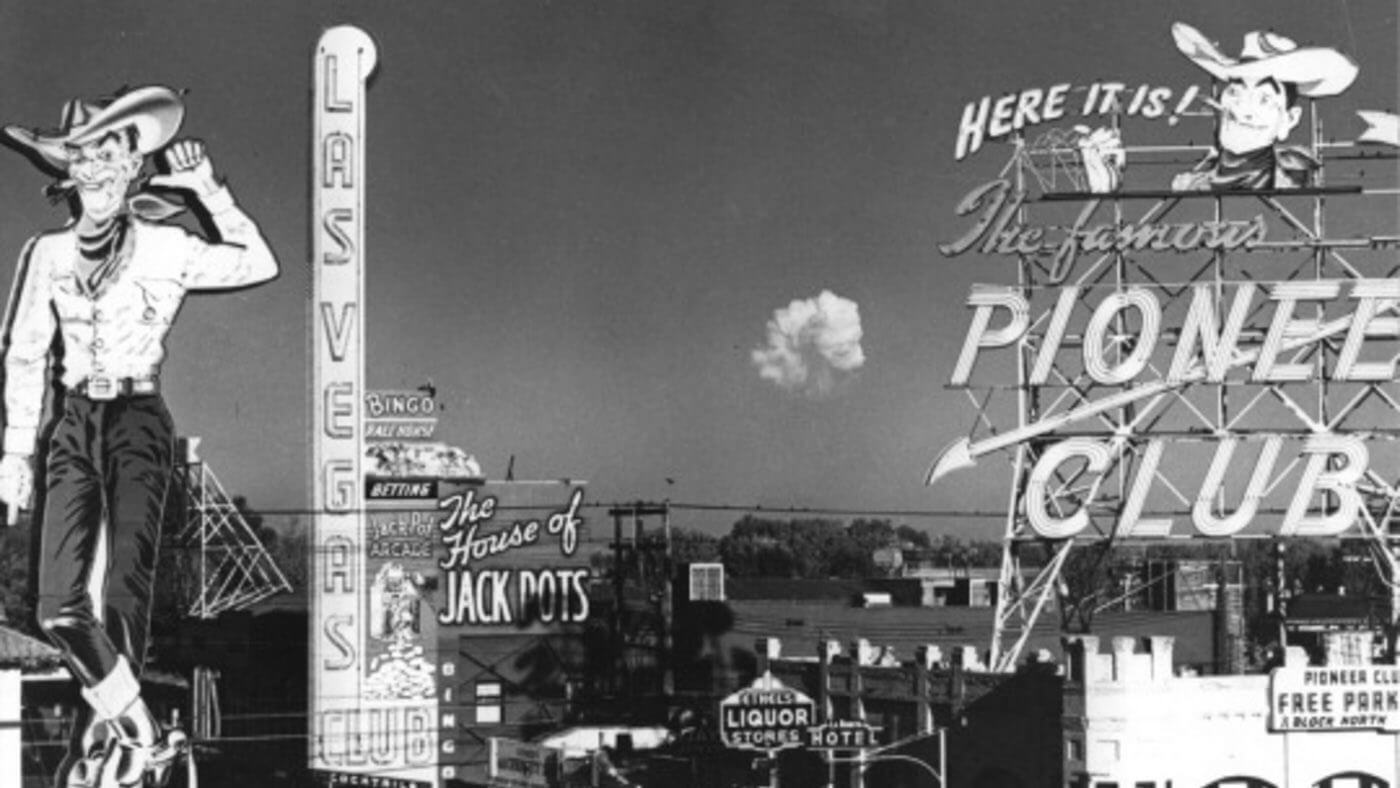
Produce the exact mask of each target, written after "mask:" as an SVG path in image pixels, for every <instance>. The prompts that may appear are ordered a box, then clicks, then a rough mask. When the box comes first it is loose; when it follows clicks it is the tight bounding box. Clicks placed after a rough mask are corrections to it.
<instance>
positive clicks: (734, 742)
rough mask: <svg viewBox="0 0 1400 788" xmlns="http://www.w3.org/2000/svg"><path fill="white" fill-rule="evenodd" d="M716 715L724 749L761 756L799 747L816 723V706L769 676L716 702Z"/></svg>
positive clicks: (807, 698)
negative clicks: (717, 704)
mask: <svg viewBox="0 0 1400 788" xmlns="http://www.w3.org/2000/svg"><path fill="white" fill-rule="evenodd" d="M719 712H720V723H719V735H720V738H721V739H723V740H724V743H725V745H726V746H728V747H732V748H735V749H741V750H759V751H762V752H774V751H777V750H786V749H789V748H792V747H801V746H803V744H804V743H805V742H806V740H807V737H806V735H805V734H806V732H807V729H808V728H810V727H812V724H813V723H815V722H816V721H817V704H816V703H814V702H813V701H812V699H811V698H809V697H807V696H806V695H804V694H802V693H801V692H799V691H797V690H795V689H791V688H789V687H787V686H785V685H784V684H783V683H782V682H780V681H778V680H777V679H775V678H773V676H772V675H771V674H765V675H764V676H761V677H759V679H758V680H756V681H755V682H754V683H753V686H751V687H748V688H746V689H741V690H739V691H738V692H736V693H734V694H733V695H730V696H729V697H727V698H725V699H724V700H722V701H720V704H719Z"/></svg>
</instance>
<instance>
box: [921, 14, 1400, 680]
mask: <svg viewBox="0 0 1400 788" xmlns="http://www.w3.org/2000/svg"><path fill="white" fill-rule="evenodd" d="M1161 40H1162V45H1163V47H1164V48H1168V49H1170V48H1172V47H1175V50H1176V52H1177V53H1179V54H1180V55H1181V56H1182V57H1183V58H1185V61H1184V62H1183V63H1182V65H1183V69H1182V71H1183V73H1189V74H1192V75H1194V76H1195V79H1194V80H1191V81H1186V82H1185V84H1167V83H1165V82H1164V81H1157V80H1143V79H1140V78H1139V79H1126V78H1125V79H1121V80H1111V79H1102V80H1097V81H1093V82H1087V83H1071V82H1053V81H1047V83H1046V84H1044V85H1039V86H1024V87H1021V88H1020V89H1016V90H1009V91H1006V92H1003V93H1000V94H995V96H994V95H987V96H983V97H981V98H976V99H973V100H970V101H968V102H967V103H966V105H965V106H964V107H963V111H962V113H961V120H960V121H959V124H958V127H957V129H956V130H955V132H954V133H953V134H952V135H951V138H950V139H949V142H950V143H951V146H952V154H953V158H954V159H955V160H957V161H960V162H969V163H970V162H972V161H974V160H976V159H978V158H985V157H986V156H987V152H988V151H989V150H991V149H992V148H997V147H999V148H1001V149H1002V150H1004V151H1006V152H1007V154H1008V155H1007V159H1006V160H1005V162H1004V163H1002V162H998V163H997V168H996V169H995V174H994V175H992V176H991V177H989V178H988V179H986V180H984V181H983V182H982V183H980V185H976V186H973V187H972V188H970V189H969V190H968V191H966V192H965V193H964V194H963V195H962V196H961V197H960V198H959V199H958V200H957V201H956V203H955V204H954V206H953V211H954V213H955V215H956V216H957V217H958V222H960V224H959V225H958V226H956V227H955V229H954V231H953V233H952V237H950V238H948V239H947V240H945V241H944V242H943V243H941V244H940V245H939V251H940V252H941V253H942V254H943V255H944V256H945V257H946V258H948V259H950V260H953V261H956V263H957V264H964V265H966V264H974V263H975V264H976V265H978V266H979V270H983V271H988V272H991V271H997V270H1000V271H1002V272H1003V276H1002V277H1001V281H997V280H996V279H995V278H992V279H991V280H990V281H983V282H978V283H977V284H973V285H972V286H971V287H970V288H969V290H968V292H967V296H966V298H965V301H964V304H965V306H966V308H967V312H966V318H965V320H964V321H963V325H964V330H963V332H962V336H963V342H962V344H961V348H960V351H959V353H958V355H957V359H956V362H955V363H954V364H953V366H952V368H951V369H950V370H949V372H948V376H947V381H948V387H949V388H951V389H954V390H960V391H963V392H965V393H966V394H967V398H968V400H969V401H970V402H971V403H972V404H973V409H972V411H971V412H969V414H968V423H969V426H968V428H967V431H966V433H965V434H963V435H962V436H961V437H957V438H956V439H955V440H953V441H952V442H951V443H949V444H948V445H947V446H946V447H945V448H943V449H942V450H941V451H940V452H939V453H938V454H937V455H936V456H935V458H934V460H933V462H932V463H931V465H930V467H929V469H928V472H927V475H926V481H927V483H928V484H929V485H940V484H942V485H945V486H944V487H943V488H942V489H944V490H947V491H949V492H950V493H951V492H952V491H953V489H954V488H953V487H952V486H951V485H947V484H946V482H945V480H946V479H949V478H950V477H954V476H957V475H958V474H960V473H962V472H965V471H966V470H967V469H970V468H973V467H975V466H979V465H985V464H989V463H998V464H999V463H1007V464H1009V466H1010V473H1009V485H1010V488H1011V490H1010V496H1009V505H1008V506H1007V508H1006V515H1005V518H1006V519H1005V523H1006V524H1005V531H1004V534H1005V536H1004V538H1005V547H1004V550H1003V557H1004V564H1006V565H1005V566H1004V568H1003V572H1002V575H1001V576H1002V578H1003V581H1002V583H1001V587H1000V593H999V594H998V602H997V606H998V609H997V613H996V619H995V631H996V634H995V635H994V638H993V640H994V642H993V645H992V650H993V664H994V665H995V666H996V667H997V668H998V669H1008V668H1009V667H1010V665H1012V664H1014V661H1015V659H1016V658H1017V655H1018V653H1019V649H1020V648H1021V647H1022V646H1023V645H1024V643H1025V640H1026V634H1027V633H1028V632H1029V631H1030V629H1031V628H1032V627H1033V624H1034V621H1035V619H1036V617H1037V616H1039V614H1040V612H1041V611H1042V610H1044V609H1045V607H1046V605H1047V603H1048V599H1049V597H1050V596H1051V595H1052V594H1054V593H1056V592H1057V591H1058V590H1059V589H1060V588H1061V584H1060V583H1059V573H1060V570H1061V568H1062V567H1063V565H1064V563H1065V560H1066V557H1067V555H1068V552H1069V550H1070V549H1071V546H1072V545H1073V543H1074V541H1075V540H1081V539H1082V540H1103V541H1110V542H1111V541H1121V540H1125V539H1127V540H1134V541H1157V542H1162V541H1166V540H1175V539H1217V540H1223V539H1240V538H1271V537H1285V538H1295V537H1301V538H1319V537H1338V536H1349V537H1351V536H1360V537H1363V538H1366V539H1369V540H1370V541H1371V542H1372V545H1373V547H1374V548H1375V549H1376V551H1377V553H1378V557H1379V560H1380V561H1381V562H1382V563H1383V564H1385V565H1386V566H1387V567H1389V571H1391V572H1392V574H1393V573H1394V572H1395V571H1396V564H1395V559H1394V557H1393V556H1392V555H1391V553H1390V552H1389V550H1388V549H1387V548H1385V543H1386V539H1387V532H1388V531H1389V530H1390V528H1391V525H1390V520H1391V517H1392V514H1391V513H1392V512H1394V511H1395V510H1396V508H1397V504H1400V493H1397V491H1396V487H1395V485H1394V482H1393V474H1391V473H1389V472H1388V471H1387V469H1388V468H1391V467H1393V466H1394V465H1395V464H1396V463H1397V462H1400V452H1397V449H1396V445H1395V440H1394V438H1395V436H1396V432H1395V428H1394V426H1393V425H1394V424H1395V421H1396V418H1397V416H1400V401H1398V400H1396V399H1395V397H1394V396H1393V394H1392V393H1391V391H1390V390H1389V385H1388V384H1389V383H1390V381H1392V380H1393V379H1394V378H1395V373H1396V361H1397V358H1400V282H1397V281H1395V279H1394V277H1393V275H1392V274H1393V268H1394V250H1395V249H1396V247H1397V246H1400V234H1397V228H1396V224H1395V215H1394V209H1393V201H1391V200H1392V195H1393V194H1394V192H1395V189H1396V183H1395V182H1394V176H1393V170H1386V169H1385V168H1380V170H1378V169H1377V168H1371V169H1369V170H1368V169H1367V168H1365V167H1364V166H1361V164H1360V162H1362V161H1364V160H1365V159H1366V158H1367V157H1368V156H1371V155H1372V154H1375V153H1379V152H1380V151H1377V150H1375V148H1374V146H1376V145H1378V144H1385V145H1394V144H1395V143H1396V135H1395V134H1394V133H1393V130H1394V128H1395V125H1396V124H1395V118H1394V116H1393V115H1392V114H1389V113H1380V112H1375V111H1370V110H1360V111H1358V110H1354V109H1351V108H1346V109H1334V107H1338V106H1340V107H1344V108H1345V107H1346V106H1347V105H1346V104H1345V103H1344V102H1342V101H1338V100H1337V97H1338V96H1341V95H1342V94H1344V93H1346V92H1347V91H1348V89H1349V88H1350V87H1351V86H1352V84H1353V83H1354V82H1356V81H1357V80H1358V78H1363V79H1364V78H1365V76H1366V75H1365V74H1364V73H1363V72H1362V70H1361V69H1360V67H1359V66H1358V65H1357V64H1356V62H1355V61H1353V60H1352V58H1351V57H1350V56H1349V55H1348V54H1347V53H1345V52H1343V51H1341V50H1339V49H1336V48H1333V47H1330V46H1326V45H1325V44H1321V45H1307V46H1303V45H1299V44H1298V43H1297V42H1295V41H1293V40H1291V39H1289V38H1287V37H1285V36H1283V35H1280V34H1277V33H1273V32H1271V31H1270V32H1263V31H1256V32H1250V33H1248V34H1246V36H1245V37H1244V41H1243V45H1242V47H1241V50H1240V54H1239V55H1238V56H1236V55H1235V54H1234V53H1233V52H1231V51H1226V49H1224V48H1222V47H1221V46H1220V45H1218V44H1216V43H1215V42H1213V41H1211V40H1210V39H1209V38H1208V37H1207V36H1206V35H1205V34H1204V33H1202V32H1201V31H1199V30H1197V29H1196V28H1195V27H1193V26H1191V25H1190V24H1187V23H1185V22H1178V23H1176V24H1174V25H1172V26H1171V27H1170V29H1164V30H1162V38H1161ZM1188 64H1189V65H1188ZM1324 115H1326V116H1327V118H1328V120H1327V122H1328V127H1327V128H1328V132H1329V136H1326V137H1324V135H1323V134H1322V118H1323V116H1324ZM1197 140H1204V143H1202V142H1197ZM995 143H1005V144H1004V145H997V144H995ZM1390 153H1393V151H1386V152H1385V154H1384V155H1389V154H1390ZM1388 201H1390V202H1388ZM1024 542H1036V543H1041V544H1046V545H1048V546H1049V552H1048V553H1047V556H1048V557H1047V558H1046V559H1044V560H1043V561H1042V562H1041V565H1040V566H1039V567H1037V569H1036V570H1035V572H1034V573H1033V575H1032V576H1033V577H1034V578H1035V579H1034V580H1032V581H1031V582H1029V583H1021V582H1020V580H1019V578H1021V577H1023V573H1022V572H1021V567H1020V564H1019V561H1020V552H1019V544H1020V543H1024ZM1003 640H1004V641H1005V643H1003V642H1002V641H1003Z"/></svg>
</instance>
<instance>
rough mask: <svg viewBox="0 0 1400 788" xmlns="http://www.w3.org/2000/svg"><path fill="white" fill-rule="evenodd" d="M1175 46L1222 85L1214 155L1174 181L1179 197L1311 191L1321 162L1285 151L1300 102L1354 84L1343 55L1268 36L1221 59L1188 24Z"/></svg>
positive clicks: (1177, 28)
mask: <svg viewBox="0 0 1400 788" xmlns="http://www.w3.org/2000/svg"><path fill="white" fill-rule="evenodd" d="M1172 38H1173V39H1174V40H1175V42H1176V47H1177V49H1178V50H1180V52H1181V53H1182V54H1183V55H1185V56H1186V57H1187V58H1188V59H1189V60H1191V62H1193V63H1195V64H1196V65H1197V66H1199V67H1200V68H1201V69H1203V70H1204V71H1205V72H1206V73H1208V74H1210V75H1211V76H1212V77H1213V78H1214V79H1215V80H1216V81H1217V82H1218V83H1219V90H1218V93H1217V99H1216V102H1215V104H1216V110H1217V116H1216V130H1215V141H1216V149H1215V151H1213V152H1212V153H1211V155H1210V156H1208V157H1207V158H1206V159H1205V160H1204V161H1202V162H1201V164H1200V165H1198V166H1197V168H1196V169H1195V170H1193V171H1192V172H1189V173H1183V174H1181V175H1178V176H1177V177H1176V179H1175V180H1173V182H1172V188H1173V189H1175V190H1177V191H1198V190H1207V189H1287V188H1297V187H1301V186H1307V185H1310V184H1311V182H1312V178H1313V173H1314V171H1315V170H1316V169H1317V168H1318V166H1320V165H1319V162H1318V161H1317V160H1316V159H1314V158H1313V157H1312V155H1311V154H1310V153H1308V152H1307V151H1305V150H1303V149H1301V148H1296V147H1287V146H1284V145H1282V143H1284V142H1285V141H1286V140H1287V139H1288V135H1289V134H1290V133H1292V131H1293V129H1294V128H1296V127H1297V125H1298V122H1299V120H1300V119H1301V118H1302V108H1301V107H1299V106H1298V99H1299V98H1313V99H1316V98H1323V97H1326V96H1335V95H1337V94H1339V93H1341V92H1342V91H1344V90H1346V89H1347V88H1348V87H1349V86H1350V85H1351V83H1352V82H1353V81H1354V80H1355V79H1356V74H1357V67H1356V64H1355V63H1354V62H1352V60H1351V59H1350V58H1348V57H1347V56H1346V55H1343V54H1341V53H1340V52H1337V51H1336V50H1334V49H1328V48H1324V47H1300V46H1298V45H1297V44H1296V43H1294V42H1293V40H1292V39H1289V38H1285V37H1284V36H1281V35H1278V34H1276V33H1271V32H1258V31H1256V32H1251V33H1247V34H1246V35H1245V37H1244V45H1243V47H1242V49H1241V51H1240V56H1239V57H1238V58H1232V57H1229V56H1227V55H1225V54H1223V53H1222V52H1221V51H1220V50H1219V48H1217V47H1216V46H1215V44H1213V43H1211V42H1210V41H1208V40H1206V38H1205V36H1203V35H1201V33H1200V32H1199V31H1198V30H1196V29H1195V28H1193V27H1191V26H1190V25H1186V24H1181V23H1178V24H1176V25H1173V26H1172Z"/></svg>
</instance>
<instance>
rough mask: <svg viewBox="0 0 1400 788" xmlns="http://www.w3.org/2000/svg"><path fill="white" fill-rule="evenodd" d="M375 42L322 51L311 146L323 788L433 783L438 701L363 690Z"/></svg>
mask: <svg viewBox="0 0 1400 788" xmlns="http://www.w3.org/2000/svg"><path fill="white" fill-rule="evenodd" d="M375 63H376V51H375V46H374V42H373V41H372V40H371V39H370V37H369V36H368V35H367V34H365V32H364V31H362V30H359V29H357V28H354V27H336V28H332V29H330V30H327V31H326V32H325V33H324V34H323V35H322V36H321V40H320V42H319V44H318V46H317V48H316V54H315V59H314V73H313V80H314V83H315V93H314V107H313V110H312V114H313V127H314V128H313V141H312V143H313V147H312V159H313V162H312V172H313V175H312V177H313V181H312V194H313V212H312V261H311V263H312V267H313V298H312V305H311V308H312V327H311V330H312V343H313V345H314V348H313V351H312V352H313V354H314V360H313V366H314V378H313V387H312V400H313V419H312V425H311V431H312V436H311V438H312V468H311V477H312V479H311V486H312V490H313V493H312V495H313V499H312V510H313V511H314V512H315V515H314V530H313V542H314V550H313V553H314V557H313V558H314V561H313V563H314V567H315V571H314V573H313V585H312V594H311V597H312V603H311V604H312V610H311V632H310V638H311V644H312V645H311V649H310V652H311V665H310V666H309V667H310V673H311V677H310V682H309V684H310V688H309V689H310V694H311V697H310V704H309V707H310V712H311V714H310V731H309V733H310V747H309V753H308V756H309V761H310V768H311V769H312V770H313V771H314V772H316V773H317V775H318V776H319V777H320V778H322V780H323V782H325V783H326V784H328V785H332V786H335V785H359V784H362V782H357V780H362V779H363V778H364V777H365V776H366V775H370V774H372V775H374V777H375V779H376V780H377V781H378V782H376V783H375V784H376V785H380V784H383V785H388V786H395V787H396V788H398V787H400V786H401V787H403V788H408V787H409V786H413V788H417V787H418V786H427V785H433V784H436V776H435V773H434V772H435V766H434V764H435V755H436V748H437V734H436V723H435V715H436V711H435V709H434V708H432V701H430V700H426V699H425V700H418V701H414V702H411V703H406V702H403V701H397V700H392V699H382V698H374V697H371V696H370V694H369V693H368V692H367V688H366V687H365V683H366V682H365V676H366V669H367V666H366V665H365V643H366V638H367V636H368V629H369V627H368V621H367V615H368V609H367V606H368V589H367V588H366V586H367V585H368V584H367V583H366V582H365V581H366V578H365V576H364V568H363V567H362V566H361V564H362V562H363V560H364V547H365V540H366V538H367V534H366V525H365V524H366V513H365V506H364V501H363V490H362V480H363V478H364V477H363V473H362V468H361V463H362V457H363V456H364V414H363V412H362V411H363V397H364V379H365V343H364V298H365V280H364V276H365V272H364V249H365V245H364V216H365V214H364V189H365V183H364V173H365V168H364V161H365V157H364V144H365V85H366V81H367V80H368V79H369V77H370V75H371V74H372V73H373V72H374V68H375Z"/></svg>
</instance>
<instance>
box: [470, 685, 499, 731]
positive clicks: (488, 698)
mask: <svg viewBox="0 0 1400 788" xmlns="http://www.w3.org/2000/svg"><path fill="white" fill-rule="evenodd" d="M476 723H477V724H478V725H499V724H501V682H499V681H478V682H477V683H476Z"/></svg>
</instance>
